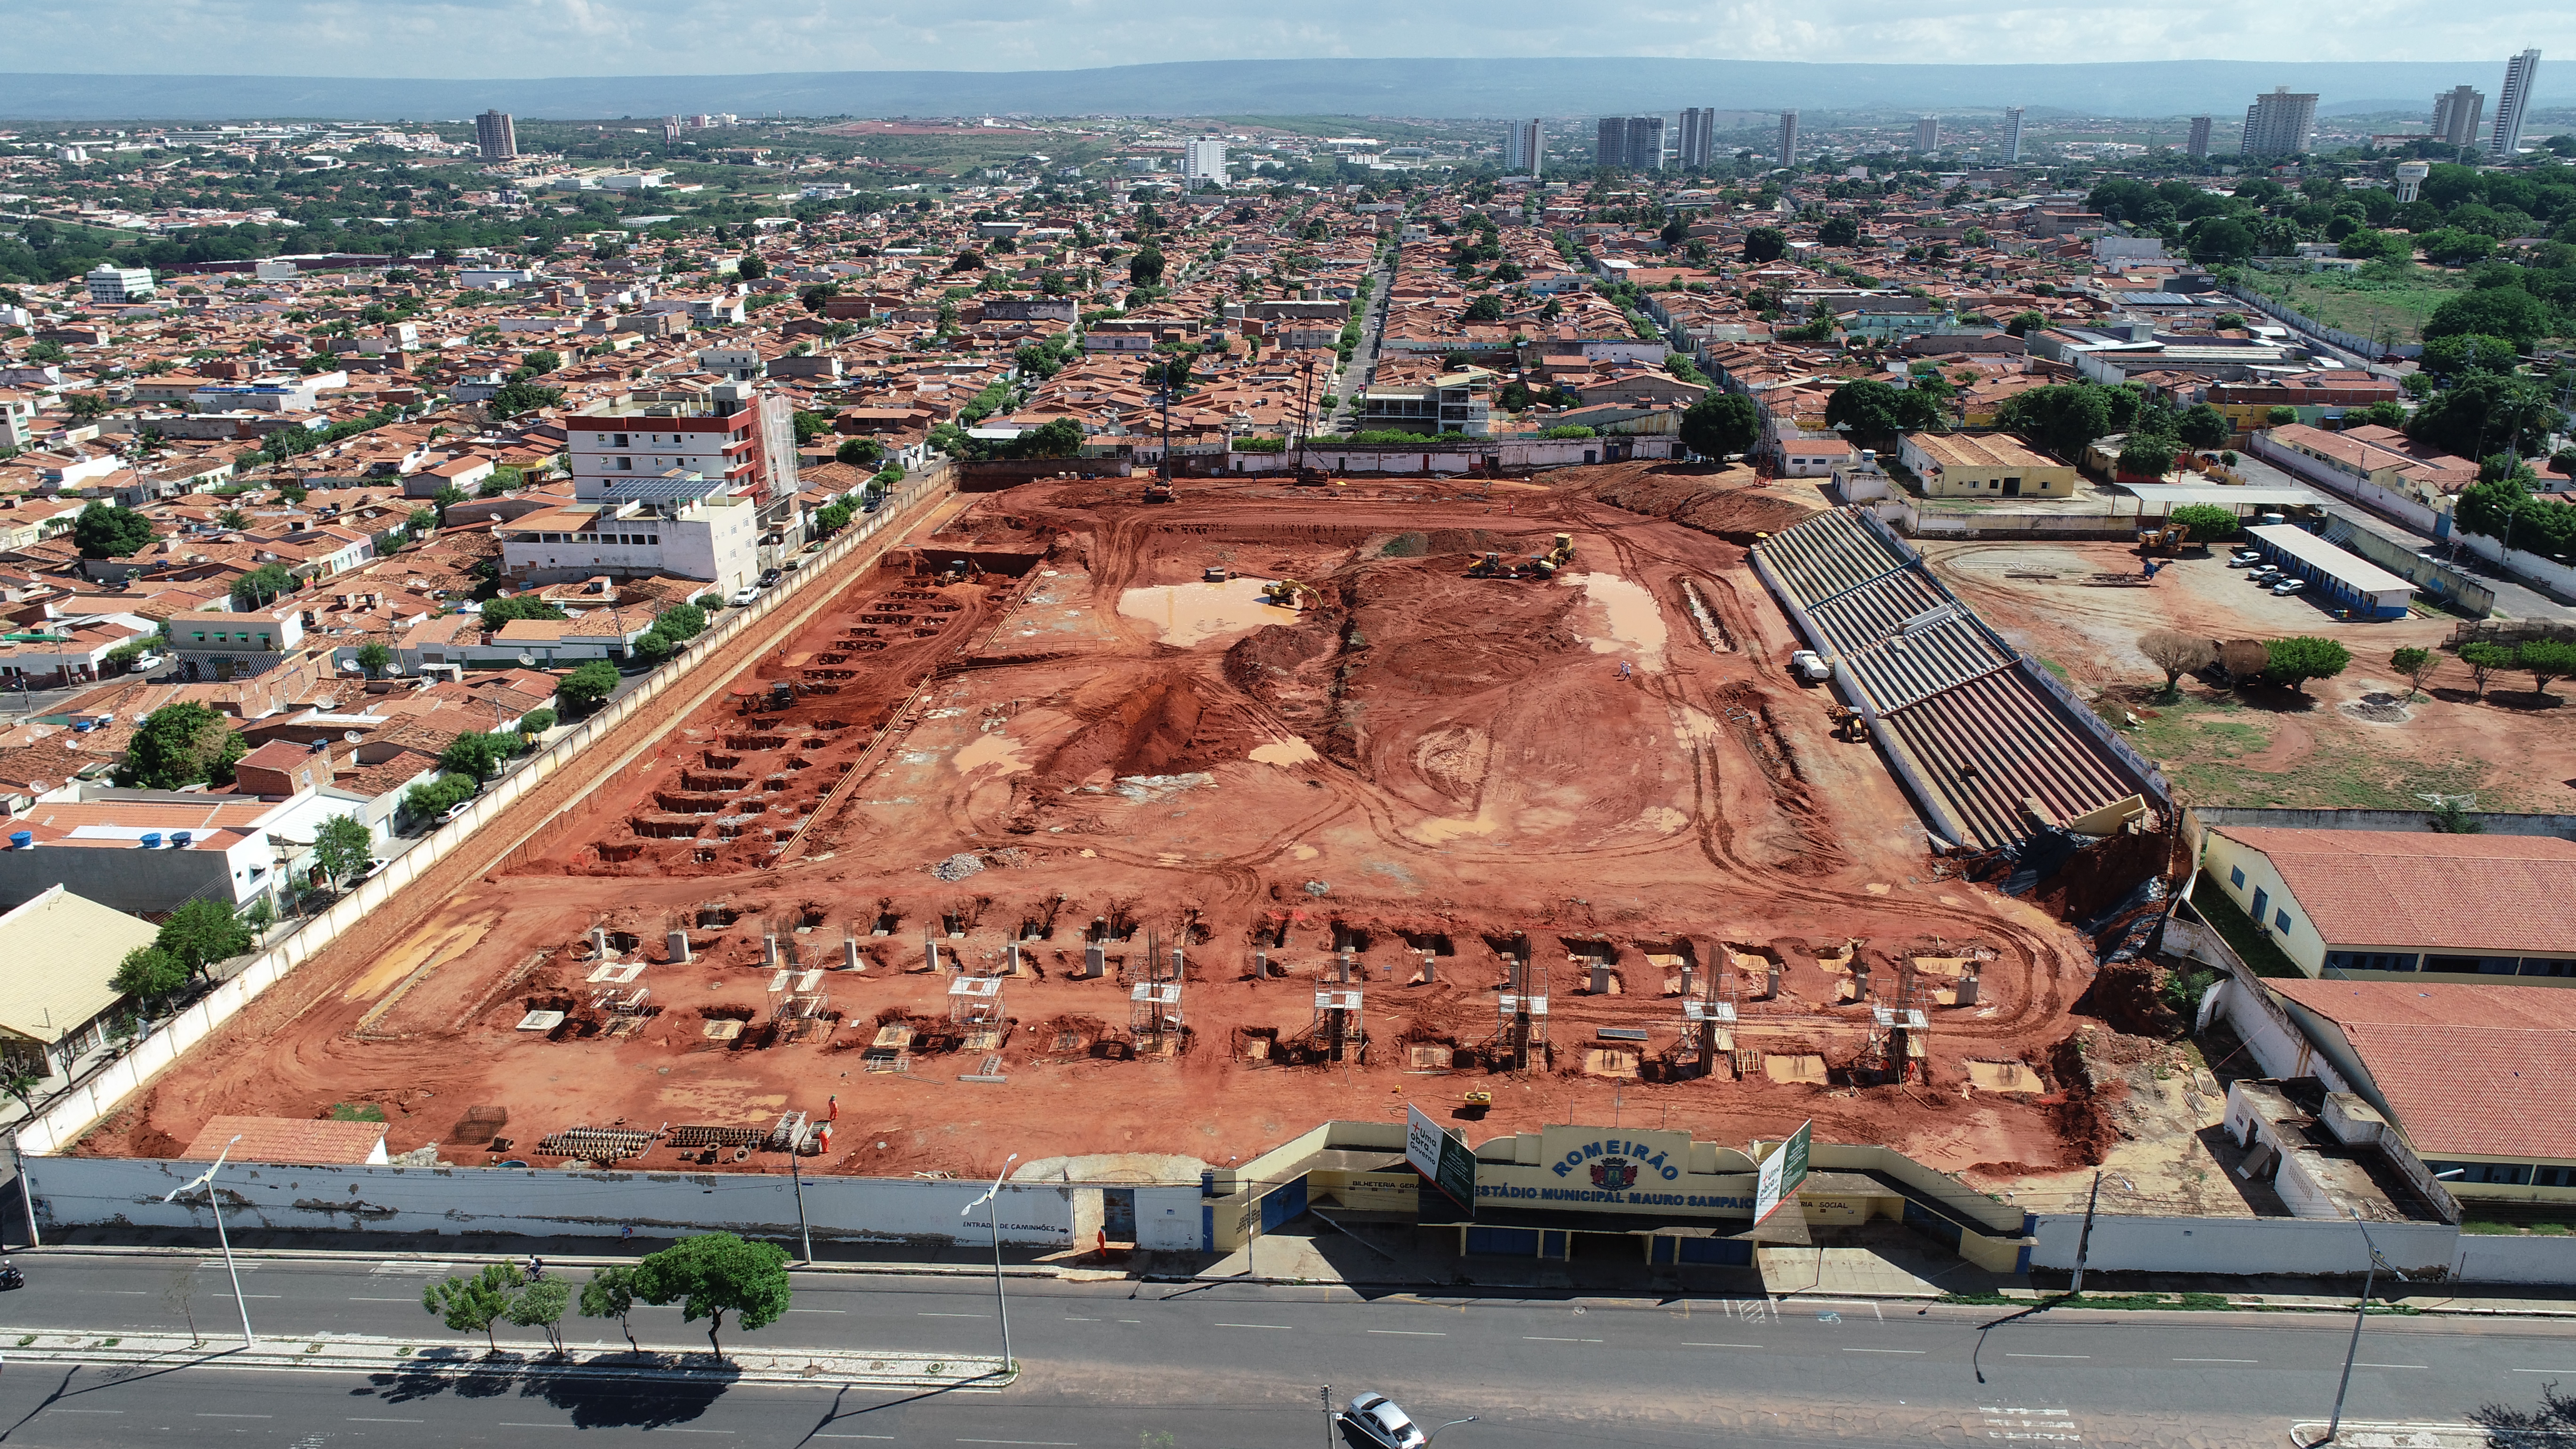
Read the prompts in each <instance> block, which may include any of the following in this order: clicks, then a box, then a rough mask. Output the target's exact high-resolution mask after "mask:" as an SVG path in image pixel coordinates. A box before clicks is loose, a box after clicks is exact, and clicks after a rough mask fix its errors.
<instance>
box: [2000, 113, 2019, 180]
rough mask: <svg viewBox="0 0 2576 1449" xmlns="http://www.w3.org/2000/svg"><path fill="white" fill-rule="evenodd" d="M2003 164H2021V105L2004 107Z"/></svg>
mask: <svg viewBox="0 0 2576 1449" xmlns="http://www.w3.org/2000/svg"><path fill="white" fill-rule="evenodd" d="M2004 164H2005V165H2006V166H2019V165H2020V164H2021V107H2019V106H2006V107H2004Z"/></svg>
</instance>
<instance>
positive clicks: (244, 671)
mask: <svg viewBox="0 0 2576 1449" xmlns="http://www.w3.org/2000/svg"><path fill="white" fill-rule="evenodd" d="M168 634H169V640H170V653H171V657H172V658H173V659H174V660H176V661H177V662H178V665H179V673H180V677H181V678H183V679H191V680H199V679H214V680H233V679H246V678H249V677H251V676H253V675H259V674H266V673H267V672H269V671H270V670H272V669H275V668H277V667H279V666H280V665H282V664H284V663H286V662H287V661H288V660H290V659H293V658H294V657H295V656H297V655H298V654H301V653H303V652H304V651H303V648H302V646H303V643H304V610H303V608H302V606H300V605H295V604H281V605H278V606H277V607H274V608H269V609H256V610H251V611H249V612H246V613H237V614H236V613H223V612H218V611H213V610H199V611H195V612H192V613H185V614H173V615H171V616H170V624H169V631H168Z"/></svg>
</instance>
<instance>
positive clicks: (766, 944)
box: [760, 936, 778, 971]
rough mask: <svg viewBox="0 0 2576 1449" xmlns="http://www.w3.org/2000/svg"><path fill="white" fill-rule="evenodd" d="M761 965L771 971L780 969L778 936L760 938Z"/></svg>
mask: <svg viewBox="0 0 2576 1449" xmlns="http://www.w3.org/2000/svg"><path fill="white" fill-rule="evenodd" d="M760 964H761V965H762V966H763V967H765V968H767V969H769V970H771V971H775V970H777V969H778V938H777V937H776V936H763V937H761V938H760Z"/></svg>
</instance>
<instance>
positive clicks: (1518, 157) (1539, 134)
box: [1503, 121, 1547, 176]
mask: <svg viewBox="0 0 2576 1449" xmlns="http://www.w3.org/2000/svg"><path fill="white" fill-rule="evenodd" d="M1546 147H1547V129H1546V128H1545V127H1543V126H1541V125H1540V124H1539V123H1538V122H1536V121H1510V122H1506V123H1505V124H1504V126H1503V169H1504V170H1505V171H1526V172H1528V173H1529V174H1530V175H1532V176H1536V175H1538V173H1539V166H1540V164H1541V158H1542V157H1543V156H1544V155H1545V154H1546Z"/></svg>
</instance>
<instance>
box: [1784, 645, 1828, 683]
mask: <svg viewBox="0 0 2576 1449" xmlns="http://www.w3.org/2000/svg"><path fill="white" fill-rule="evenodd" d="M1789 672H1790V673H1791V674H1794V675H1796V676H1797V677H1798V678H1799V680H1800V681H1801V682H1803V683H1807V684H1822V683H1824V682H1825V681H1826V680H1828V679H1831V678H1833V677H1834V667H1833V666H1832V665H1830V664H1827V663H1826V662H1825V656H1823V655H1821V654H1819V653H1817V652H1816V651H1815V650H1813V649H1801V650H1799V651H1798V652H1797V653H1795V654H1792V655H1790V656H1789Z"/></svg>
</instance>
